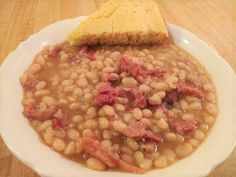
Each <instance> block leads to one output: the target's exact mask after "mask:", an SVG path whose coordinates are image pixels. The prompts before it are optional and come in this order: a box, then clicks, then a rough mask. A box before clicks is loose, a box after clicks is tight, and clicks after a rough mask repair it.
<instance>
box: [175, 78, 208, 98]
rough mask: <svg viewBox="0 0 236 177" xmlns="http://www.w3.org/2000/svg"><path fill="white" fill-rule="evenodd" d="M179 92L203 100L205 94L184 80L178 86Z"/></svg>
mask: <svg viewBox="0 0 236 177" xmlns="http://www.w3.org/2000/svg"><path fill="white" fill-rule="evenodd" d="M177 92H178V93H181V94H186V95H192V96H195V97H197V98H200V99H202V98H203V97H204V94H203V92H202V90H201V89H200V88H198V87H196V86H194V84H192V83H190V82H189V81H187V80H182V81H180V82H179V83H178V84H177Z"/></svg>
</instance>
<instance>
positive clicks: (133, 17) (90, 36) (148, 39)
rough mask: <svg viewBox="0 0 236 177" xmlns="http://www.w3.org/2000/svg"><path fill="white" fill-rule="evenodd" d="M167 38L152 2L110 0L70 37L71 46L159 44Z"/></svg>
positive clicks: (150, 0) (146, 0)
mask: <svg viewBox="0 0 236 177" xmlns="http://www.w3.org/2000/svg"><path fill="white" fill-rule="evenodd" d="M167 37H168V31H167V27H166V24H165V21H164V19H163V17H162V15H161V13H160V10H159V7H158V5H157V3H156V2H155V0H109V1H107V2H106V3H105V4H104V5H103V6H102V7H101V8H100V9H99V10H98V11H97V12H95V13H94V14H92V15H91V16H89V17H88V18H87V19H85V20H84V21H82V22H81V23H80V25H79V26H78V27H77V28H76V29H75V30H74V31H73V32H72V33H71V34H70V35H69V37H68V41H69V43H70V44H71V45H78V46H81V45H96V44H105V45H123V44H131V45H132V44H134V45H137V44H158V43H162V41H163V40H164V39H165V38H167Z"/></svg>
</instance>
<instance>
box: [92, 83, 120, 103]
mask: <svg viewBox="0 0 236 177" xmlns="http://www.w3.org/2000/svg"><path fill="white" fill-rule="evenodd" d="M117 96H118V92H117V90H116V89H115V88H113V87H111V86H109V85H107V86H103V87H101V88H99V89H98V90H97V94H96V96H95V103H96V104H97V105H104V104H108V105H113V104H115V103H116V100H117Z"/></svg>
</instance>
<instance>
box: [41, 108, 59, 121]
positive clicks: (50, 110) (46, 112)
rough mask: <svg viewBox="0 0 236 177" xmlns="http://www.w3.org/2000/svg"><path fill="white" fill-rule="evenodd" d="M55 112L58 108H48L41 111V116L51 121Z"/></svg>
mask: <svg viewBox="0 0 236 177" xmlns="http://www.w3.org/2000/svg"><path fill="white" fill-rule="evenodd" d="M55 111H56V108H55V107H54V106H48V107H47V108H46V109H44V110H43V111H41V115H40V116H41V117H43V118H45V119H49V118H50V117H52V115H53V114H54V113H55Z"/></svg>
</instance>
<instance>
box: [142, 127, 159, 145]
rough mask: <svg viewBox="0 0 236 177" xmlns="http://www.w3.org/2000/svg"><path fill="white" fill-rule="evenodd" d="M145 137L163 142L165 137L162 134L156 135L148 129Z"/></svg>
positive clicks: (148, 139)
mask: <svg viewBox="0 0 236 177" xmlns="http://www.w3.org/2000/svg"><path fill="white" fill-rule="evenodd" d="M144 139H145V140H147V141H152V142H154V143H160V142H163V139H162V137H161V136H160V135H155V134H154V133H153V132H152V131H150V130H146V132H145V135H144Z"/></svg>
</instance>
